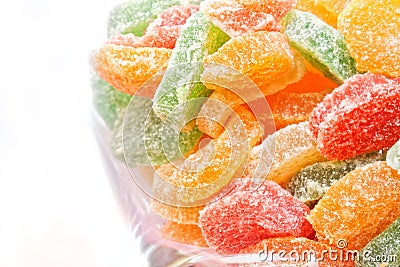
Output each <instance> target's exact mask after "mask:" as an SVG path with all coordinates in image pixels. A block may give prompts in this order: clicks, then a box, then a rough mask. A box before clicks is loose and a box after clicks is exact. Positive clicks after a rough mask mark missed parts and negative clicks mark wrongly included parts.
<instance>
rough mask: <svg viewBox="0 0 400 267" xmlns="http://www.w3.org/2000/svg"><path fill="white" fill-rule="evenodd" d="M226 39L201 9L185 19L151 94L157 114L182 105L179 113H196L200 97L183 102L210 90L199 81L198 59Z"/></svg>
mask: <svg viewBox="0 0 400 267" xmlns="http://www.w3.org/2000/svg"><path fill="white" fill-rule="evenodd" d="M228 39H229V37H228V36H227V35H226V34H225V33H224V32H223V31H222V30H221V29H219V28H218V27H216V26H215V25H213V24H212V23H211V21H210V20H209V19H208V18H207V16H206V15H204V14H203V13H201V12H198V13H196V14H194V15H193V16H192V17H190V18H189V19H188V20H187V22H186V24H185V25H184V26H183V28H182V31H181V35H180V36H179V38H178V40H177V43H176V46H175V48H174V49H173V52H172V55H171V59H170V60H169V62H168V70H167V71H166V73H165V75H164V77H163V80H162V81H161V84H160V86H159V87H158V88H157V91H156V94H155V96H154V106H153V109H154V111H155V113H156V114H157V116H159V117H160V118H161V119H162V120H166V118H167V116H168V115H169V114H170V113H171V112H172V111H174V110H175V109H177V108H183V109H184V110H183V111H182V114H183V115H182V116H185V115H193V114H194V115H196V114H197V113H198V112H199V110H200V107H201V104H202V101H191V102H190V103H193V105H192V104H187V102H188V100H191V99H196V98H201V97H206V96H208V95H209V94H210V91H209V90H208V89H207V88H206V87H205V86H204V85H203V84H202V83H200V75H201V73H202V71H203V64H202V61H203V59H204V57H205V56H206V55H207V54H212V53H213V52H215V51H216V50H217V49H218V48H219V47H220V46H221V45H222V44H223V43H225V42H226V41H227V40H228ZM186 113H189V114H186ZM176 114H178V113H177V112H176Z"/></svg>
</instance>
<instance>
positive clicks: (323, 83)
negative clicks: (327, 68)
mask: <svg viewBox="0 0 400 267" xmlns="http://www.w3.org/2000/svg"><path fill="white" fill-rule="evenodd" d="M306 66H307V65H306ZM309 68H310V67H309V66H307V70H308V71H307V72H306V73H305V74H304V77H303V78H302V79H301V80H300V81H298V82H296V83H292V84H289V85H288V86H287V87H286V88H285V89H283V90H282V91H283V92H286V93H318V92H324V91H328V90H333V89H334V88H336V87H338V85H337V84H336V83H334V82H332V81H331V80H330V79H328V78H326V77H325V76H324V75H323V74H322V73H320V72H319V71H314V70H309Z"/></svg>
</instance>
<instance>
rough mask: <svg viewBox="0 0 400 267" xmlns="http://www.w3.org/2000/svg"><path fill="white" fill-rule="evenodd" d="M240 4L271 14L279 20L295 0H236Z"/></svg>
mask: <svg viewBox="0 0 400 267" xmlns="http://www.w3.org/2000/svg"><path fill="white" fill-rule="evenodd" d="M237 1H238V2H239V3H240V4H242V5H244V6H245V7H247V8H250V9H252V10H257V11H261V12H265V13H267V14H271V15H272V16H274V18H275V20H276V21H280V20H281V19H282V18H283V17H284V16H285V15H286V14H287V13H288V12H289V11H290V10H292V9H293V7H294V6H295V4H296V0H264V1H259V0H237Z"/></svg>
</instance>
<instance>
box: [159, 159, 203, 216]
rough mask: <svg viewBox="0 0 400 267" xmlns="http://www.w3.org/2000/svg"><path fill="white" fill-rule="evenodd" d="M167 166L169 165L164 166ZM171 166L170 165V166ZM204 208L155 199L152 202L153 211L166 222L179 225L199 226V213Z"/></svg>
mask: <svg viewBox="0 0 400 267" xmlns="http://www.w3.org/2000/svg"><path fill="white" fill-rule="evenodd" d="M163 166H167V165H163ZM168 166H169V165H168ZM203 208H204V206H197V207H181V206H172V205H168V204H164V203H162V202H159V201H157V200H155V199H152V200H151V209H152V210H153V211H154V212H155V213H157V214H158V215H160V216H161V217H163V218H164V219H166V220H169V221H173V222H176V223H179V224H197V223H198V222H199V216H200V214H199V211H200V210H202V209H203Z"/></svg>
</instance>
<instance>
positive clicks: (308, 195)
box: [287, 152, 385, 207]
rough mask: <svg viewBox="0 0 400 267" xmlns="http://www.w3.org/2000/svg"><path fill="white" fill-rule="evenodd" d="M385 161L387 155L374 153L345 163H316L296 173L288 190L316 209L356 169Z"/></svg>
mask: <svg viewBox="0 0 400 267" xmlns="http://www.w3.org/2000/svg"><path fill="white" fill-rule="evenodd" d="M383 160H385V153H381V152H372V153H367V154H363V155H360V156H357V157H355V158H352V159H348V160H344V161H327V162H322V163H316V164H313V165H311V166H308V167H306V168H304V169H302V170H301V171H300V172H298V173H296V174H295V175H294V176H293V178H292V179H291V181H290V183H289V184H288V186H287V190H288V191H289V192H290V193H291V194H292V195H293V196H294V197H296V198H297V199H299V200H300V201H302V202H304V203H305V204H307V205H308V206H310V207H314V206H315V204H316V203H317V202H318V200H320V199H321V198H322V197H323V196H324V195H325V193H326V191H327V190H328V189H329V187H330V186H331V185H332V184H333V183H334V182H336V181H338V180H339V179H341V178H342V177H344V176H345V175H346V174H348V173H349V172H351V171H353V170H354V169H356V168H359V167H362V166H364V165H367V164H369V163H373V162H375V161H383Z"/></svg>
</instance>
